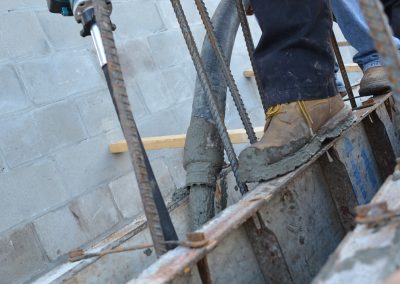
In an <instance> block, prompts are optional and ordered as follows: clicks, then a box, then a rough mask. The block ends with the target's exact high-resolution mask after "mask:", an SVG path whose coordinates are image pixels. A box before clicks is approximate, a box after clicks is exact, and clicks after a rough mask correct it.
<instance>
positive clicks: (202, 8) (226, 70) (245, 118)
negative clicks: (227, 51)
mask: <svg viewBox="0 0 400 284" xmlns="http://www.w3.org/2000/svg"><path fill="white" fill-rule="evenodd" d="M194 1H195V3H196V6H197V10H198V11H199V14H200V17H201V19H202V21H203V24H204V27H205V28H206V33H207V36H208V38H209V39H210V43H211V46H212V47H213V48H214V51H215V55H216V57H217V59H218V62H219V65H220V67H221V69H222V72H223V74H224V77H225V81H226V83H227V85H228V87H229V90H230V92H231V95H232V98H233V101H234V102H235V105H236V108H237V110H238V112H239V116H240V119H241V120H242V123H243V126H244V129H245V130H246V133H247V136H248V138H249V140H250V143H251V144H253V143H255V142H257V137H256V133H255V132H254V129H253V126H252V125H251V121H250V118H249V115H248V114H247V112H246V108H245V106H244V104H243V101H242V98H241V96H240V93H239V89H238V87H237V85H236V83H235V79H234V78H233V75H232V72H231V69H230V67H229V64H228V62H227V60H226V57H225V55H224V52H223V50H222V47H221V45H220V43H219V41H218V39H217V36H216V35H215V31H214V27H213V24H212V22H211V19H210V16H209V14H208V12H207V8H206V5H205V4H204V2H203V0H194Z"/></svg>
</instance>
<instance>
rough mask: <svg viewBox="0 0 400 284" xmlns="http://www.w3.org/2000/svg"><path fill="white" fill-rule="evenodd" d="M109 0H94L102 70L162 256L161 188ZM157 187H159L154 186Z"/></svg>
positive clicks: (150, 227) (154, 241)
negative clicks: (130, 92) (157, 197)
mask: <svg viewBox="0 0 400 284" xmlns="http://www.w3.org/2000/svg"><path fill="white" fill-rule="evenodd" d="M106 1H107V0H96V1H93V4H94V11H95V15H96V21H97V24H98V27H99V29H100V33H101V38H102V41H103V44H104V48H105V53H106V58H107V65H105V66H104V68H103V70H104V71H105V74H106V77H107V76H108V78H109V81H108V84H109V88H110V91H111V96H112V100H113V103H114V106H115V109H116V111H117V114H118V118H119V121H120V123H121V127H122V131H123V133H124V136H125V139H126V141H127V144H128V149H129V155H130V158H131V162H132V166H133V169H134V172H135V175H136V179H137V182H138V186H139V189H140V195H141V198H142V202H143V207H144V212H145V215H146V218H147V224H148V227H149V230H150V233H151V237H152V239H153V243H154V248H155V251H156V254H157V255H158V256H160V255H162V254H163V253H165V252H166V251H167V246H166V245H165V243H164V233H163V230H162V227H161V223H160V216H159V215H158V211H157V206H156V203H155V201H154V194H153V193H154V192H153V191H154V190H155V189H158V186H157V184H154V182H155V179H154V180H152V177H153V178H154V175H153V173H152V170H151V167H150V164H149V162H148V158H147V155H146V152H145V151H144V147H143V144H142V141H141V139H140V135H139V132H138V129H137V126H136V123H135V120H134V118H133V115H132V110H131V105H130V103H129V99H128V95H127V91H126V87H125V83H124V79H123V76H122V71H121V66H120V63H119V59H118V55H117V49H116V47H115V42H114V37H113V33H112V24H111V20H110V11H109V10H108V9H107V5H106ZM154 186H155V187H156V188H154ZM158 191H159V189H158Z"/></svg>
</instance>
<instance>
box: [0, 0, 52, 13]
mask: <svg viewBox="0 0 400 284" xmlns="http://www.w3.org/2000/svg"><path fill="white" fill-rule="evenodd" d="M27 8H30V9H32V10H33V9H35V10H36V9H47V6H46V2H45V1H31V0H2V1H1V2H0V12H7V13H10V12H13V11H15V10H22V9H27Z"/></svg>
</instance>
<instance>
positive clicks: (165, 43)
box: [148, 29, 190, 68]
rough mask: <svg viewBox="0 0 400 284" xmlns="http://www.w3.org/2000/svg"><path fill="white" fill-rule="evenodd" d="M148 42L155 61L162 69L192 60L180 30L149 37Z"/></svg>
mask: <svg viewBox="0 0 400 284" xmlns="http://www.w3.org/2000/svg"><path fill="white" fill-rule="evenodd" d="M148 41H149V45H150V49H151V52H152V54H153V58H154V61H155V62H156V64H157V66H158V67H160V68H167V67H170V66H174V65H177V64H181V63H184V62H186V61H187V60H190V56H189V52H188V50H187V48H186V43H185V41H184V39H183V37H182V33H181V31H180V30H179V29H173V30H168V31H166V32H163V33H159V34H156V35H152V36H149V37H148Z"/></svg>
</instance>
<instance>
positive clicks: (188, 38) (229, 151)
mask: <svg viewBox="0 0 400 284" xmlns="http://www.w3.org/2000/svg"><path fill="white" fill-rule="evenodd" d="M171 4H172V7H173V9H174V12H175V15H176V18H177V20H178V23H179V26H180V28H181V31H182V34H183V37H184V39H185V42H186V45H187V48H188V50H189V53H190V56H191V58H192V61H193V64H194V67H195V69H196V71H197V75H198V78H199V80H200V83H201V85H202V87H203V90H204V93H205V99H206V100H207V104H208V107H209V109H210V112H211V115H212V118H213V120H214V123H215V126H216V129H217V131H218V134H219V136H220V138H221V141H222V144H223V146H224V149H225V152H226V155H227V156H228V160H229V162H230V164H231V167H232V171H233V174H234V176H235V179H236V183H237V185H238V187H239V189H240V192H241V193H242V194H244V193H246V192H248V188H247V185H246V184H245V183H243V182H241V181H240V178H239V170H238V167H239V162H238V159H237V157H236V154H235V150H234V148H233V146H232V142H231V140H230V139H229V135H228V131H227V130H226V127H225V124H224V121H223V118H222V116H221V114H220V112H219V110H218V107H217V102H216V99H215V97H214V94H213V91H212V89H211V84H210V80H209V78H208V75H207V72H206V70H205V67H204V64H203V61H202V59H201V56H200V53H199V50H198V49H197V46H196V43H195V40H194V37H193V34H192V32H191V30H190V27H189V24H188V21H187V19H186V16H185V12H184V11H183V8H182V5H181V3H180V0H171ZM207 33H208V31H207ZM209 36H210V34H209ZM214 36H215V35H214ZM211 42H212V40H211ZM214 44H215V43H214ZM217 57H218V56H217ZM221 58H222V59H223V57H219V60H221ZM225 62H226V61H225ZM221 65H224V64H221ZM225 65H226V63H225ZM225 67H226V66H225ZM225 69H226V68H225ZM225 71H226V70H225ZM224 73H225V72H224ZM239 98H240V97H239ZM250 125H251V124H250ZM253 132H254V130H253ZM254 136H255V134H254Z"/></svg>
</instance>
